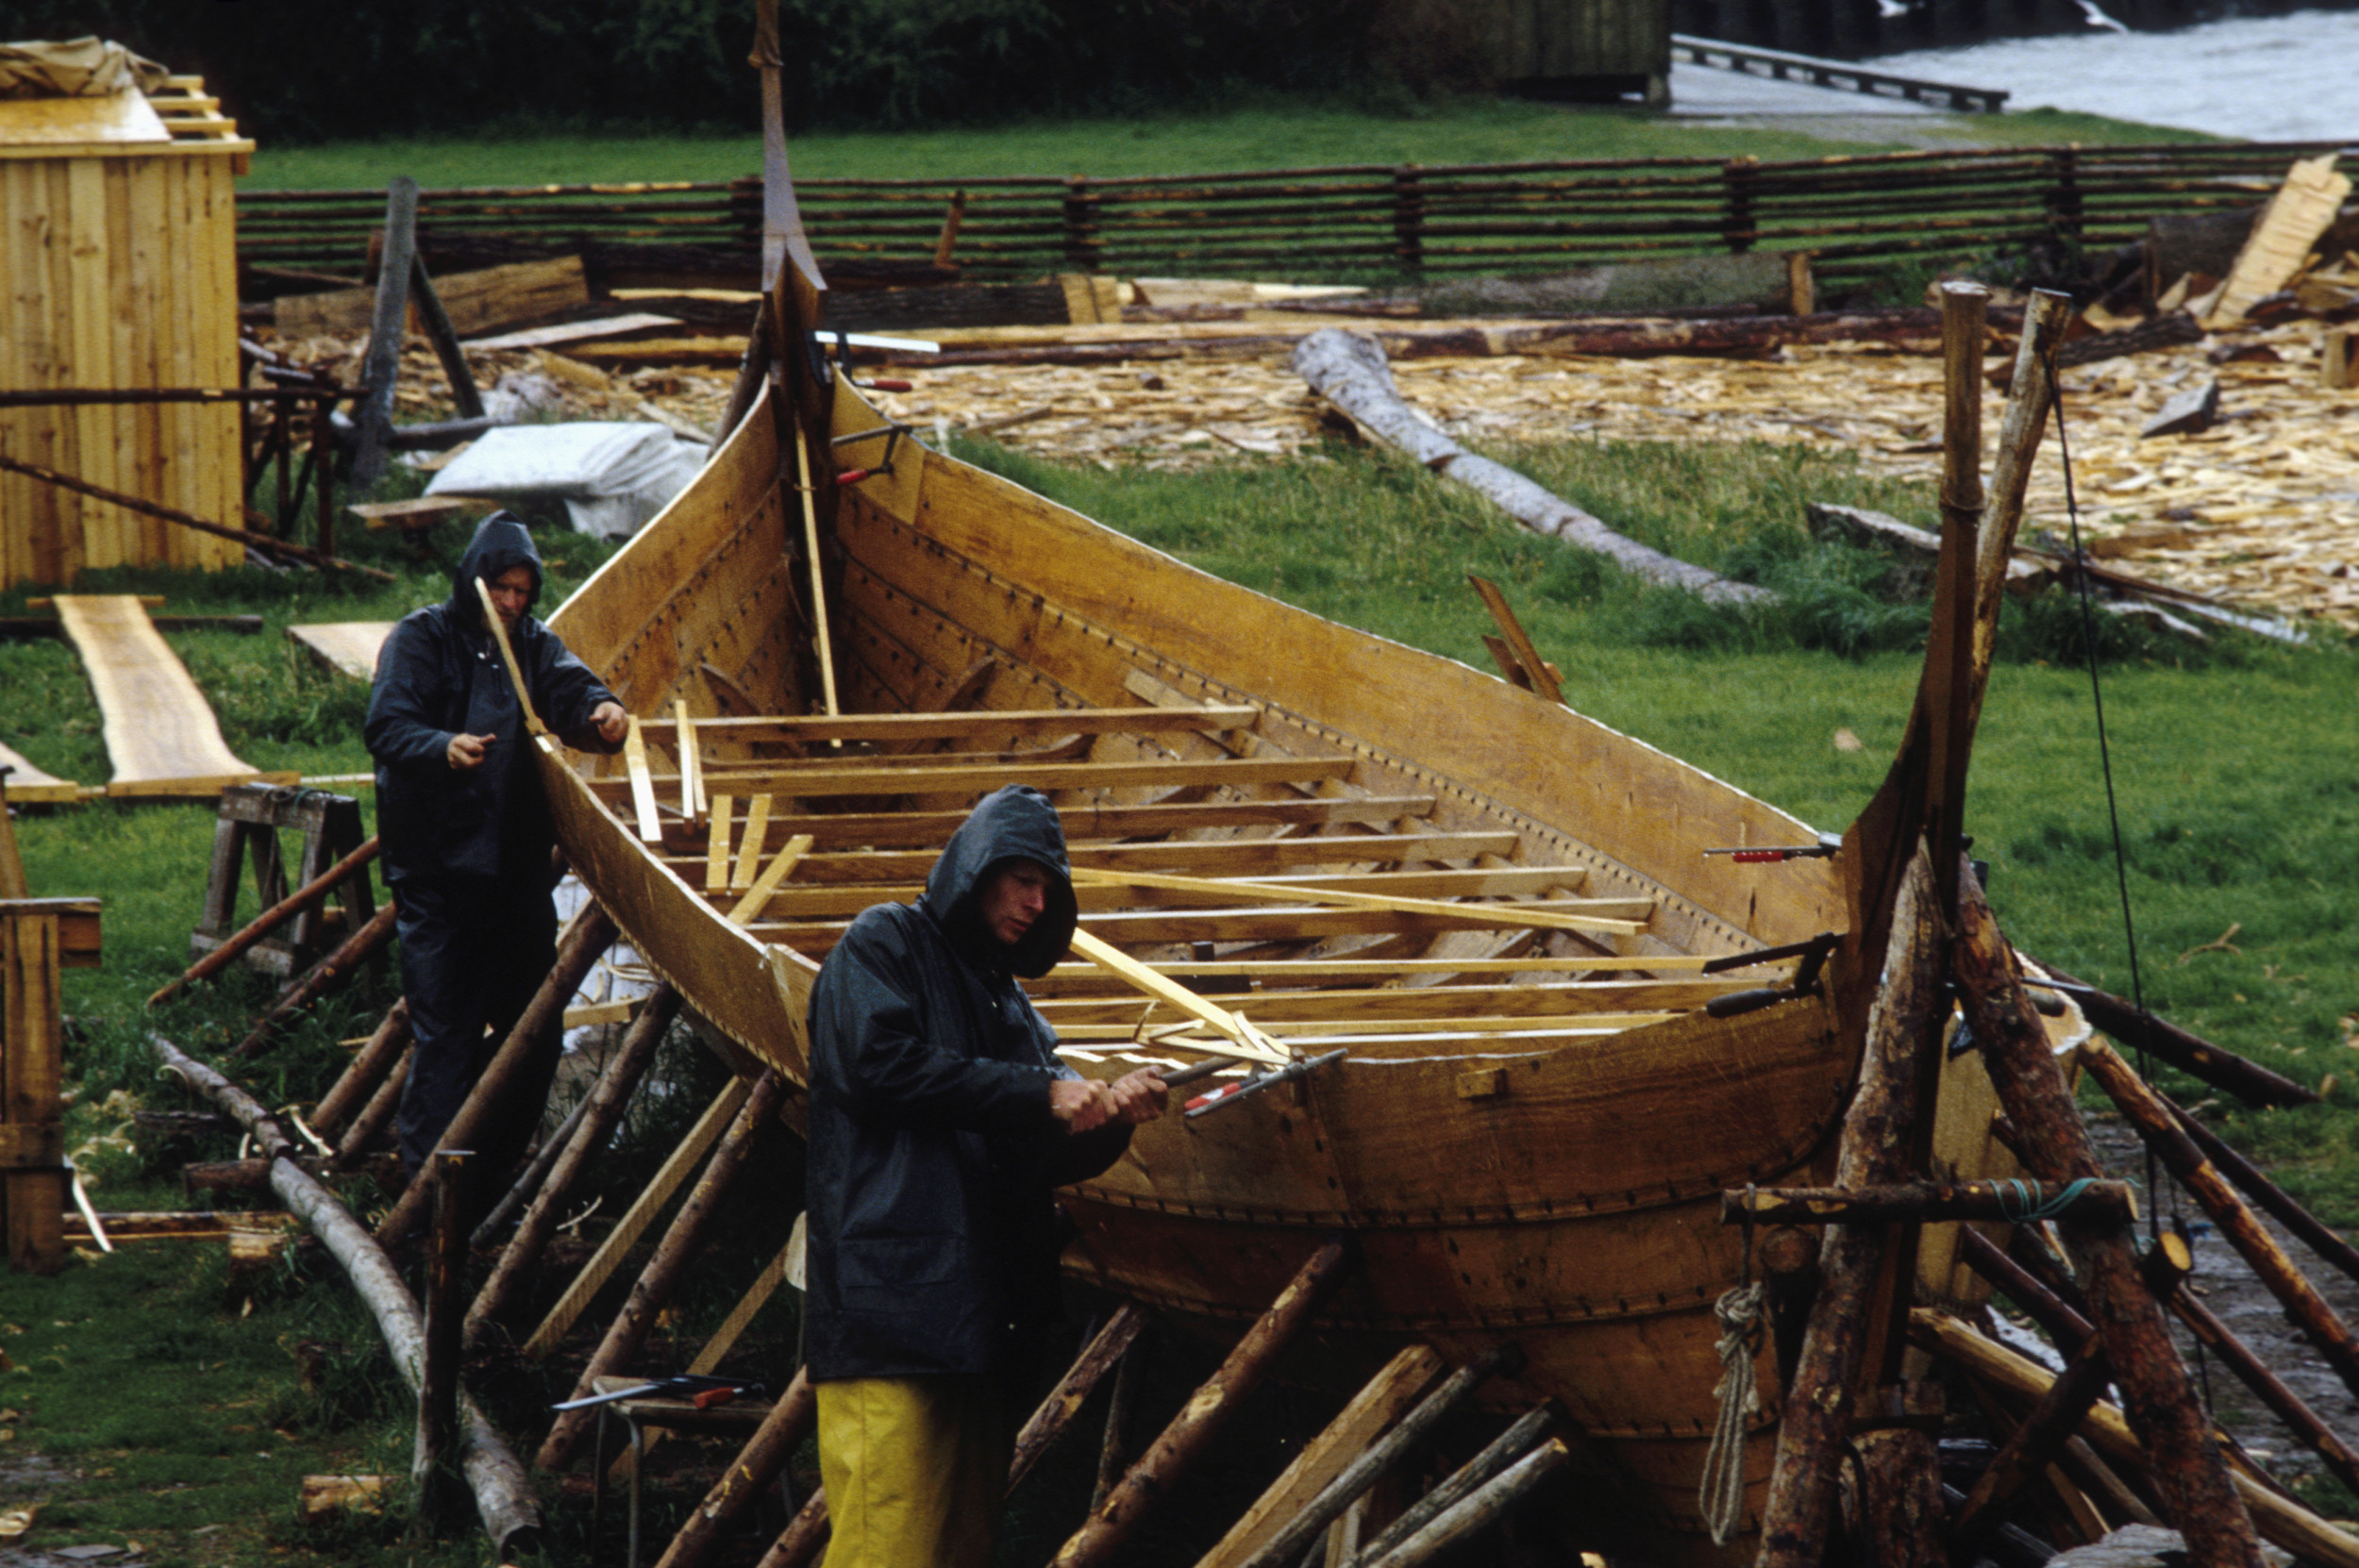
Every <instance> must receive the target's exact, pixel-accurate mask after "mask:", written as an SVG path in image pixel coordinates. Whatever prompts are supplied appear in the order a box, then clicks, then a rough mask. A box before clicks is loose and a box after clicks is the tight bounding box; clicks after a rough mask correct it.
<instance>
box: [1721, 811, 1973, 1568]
mask: <svg viewBox="0 0 2359 1568" xmlns="http://www.w3.org/2000/svg"><path fill="white" fill-rule="evenodd" d="M1926 862H1927V856H1926V852H1925V848H1924V845H1923V842H1922V841H1921V840H1920V841H1919V842H1918V846H1917V850H1916V854H1915V855H1913V856H1911V857H1910V859H1909V862H1908V867H1907V869H1906V871H1905V872H1904V873H1903V874H1902V876H1901V878H1900V889H1899V899H1898V900H1897V902H1896V903H1895V905H1894V907H1893V915H1892V933H1893V934H1892V950H1891V952H1890V954H1889V956H1888V957H1887V959H1886V961H1885V964H1884V977H1883V984H1882V993H1881V994H1879V995H1878V996H1877V998H1876V1004H1875V1009H1874V1010H1873V1012H1872V1013H1871V1014H1870V1016H1869V1019H1868V1026H1867V1051H1866V1055H1865V1058H1864V1059H1863V1061H1862V1063H1861V1067H1860V1086H1859V1090H1858V1093H1856V1094H1855V1095H1854V1096H1853V1098H1852V1101H1851V1109H1850V1110H1849V1112H1848V1113H1847V1114H1846V1116H1845V1118H1844V1123H1843V1137H1842V1142H1841V1143H1840V1145H1839V1151H1840V1152H1839V1153H1838V1154H1837V1156H1836V1166H1835V1173H1836V1179H1837V1180H1839V1181H1842V1182H1844V1183H1845V1184H1846V1185H1847V1186H1848V1185H1851V1184H1854V1183H1865V1182H1867V1181H1888V1180H1891V1179H1893V1178H1895V1177H1897V1176H1902V1175H1905V1174H1906V1170H1907V1165H1908V1161H1909V1151H1910V1146H1911V1144H1912V1143H1913V1141H1914V1133H1915V1128H1916V1118H1917V1100H1918V1083H1917V1076H1916V1075H1917V1068H1918V1065H1919V1061H1920V1058H1921V1056H1922V1052H1921V1051H1920V1050H1919V1045H1920V1043H1921V1040H1922V1037H1923V1036H1924V1034H1925V1033H1926V1032H1927V1029H1928V1027H1929V1026H1930V1024H1931V1021H1932V1017H1933V1014H1934V1009H1935V1008H1936V1006H1937V1005H1938V1006H1940V1007H1941V1008H1943V1009H1946V1008H1947V1002H1946V1000H1945V999H1944V998H1943V993H1942V990H1941V957H1942V939H1943V937H1944V935H1945V926H1944V923H1943V921H1942V919H1941V915H1940V911H1939V910H1938V909H1937V908H1936V907H1935V906H1934V904H1933V897H1934V893H1933V881H1932V869H1931V867H1930V866H1929V865H1928V864H1927V863H1926ZM1885 1250H1886V1237H1885V1234H1884V1231H1883V1229H1882V1227H1881V1226H1848V1225H1847V1226H1832V1227H1831V1228H1830V1229H1829V1230H1828V1231H1827V1235H1826V1240H1825V1241H1824V1242H1823V1243H1821V1245H1820V1250H1819V1269H1820V1273H1821V1275H1822V1276H1823V1283H1822V1284H1821V1285H1820V1287H1819V1291H1818V1297H1817V1299H1816V1300H1815V1302H1813V1303H1812V1305H1811V1311H1810V1324H1809V1326H1808V1328H1807V1329H1806V1330H1805V1331H1804V1333H1803V1338H1802V1354H1801V1359H1800V1361H1799V1364H1798V1365H1797V1366H1796V1368H1795V1372H1794V1386H1793V1389H1792V1390H1791V1391H1790V1393H1788V1395H1787V1397H1786V1399H1785V1401H1784V1406H1785V1415H1784V1419H1783V1420H1782V1422H1780V1423H1779V1426H1778V1446H1777V1458H1776V1460H1775V1462H1774V1465H1773V1467H1772V1469H1771V1471H1770V1475H1769V1495H1768V1500H1767V1501H1766V1502H1765V1504H1764V1506H1763V1508H1762V1515H1761V1555H1760V1559H1759V1562H1760V1568H1818V1565H1819V1563H1820V1562H1822V1561H1823V1560H1824V1558H1825V1551H1826V1541H1827V1530H1828V1525H1829V1522H1830V1521H1831V1520H1832V1517H1833V1513H1834V1501H1835V1485H1836V1480H1837V1476H1838V1472H1839V1470H1840V1468H1841V1465H1842V1461H1843V1450H1844V1445H1845V1443H1847V1441H1848V1440H1849V1435H1850V1415H1851V1408H1852V1399H1853V1392H1854V1389H1855V1387H1856V1385H1857V1383H1858V1380H1859V1377H1860V1372H1861V1368H1862V1367H1863V1366H1865V1365H1867V1364H1868V1358H1869V1357H1870V1356H1871V1355H1875V1354H1876V1352H1877V1351H1878V1349H1879V1348H1880V1347H1877V1346H1871V1345H1870V1344H1869V1343H1868V1341H1869V1339H1870V1338H1871V1318H1872V1317H1873V1313H1872V1311H1871V1309H1872V1307H1873V1305H1874V1297H1875V1292H1876V1287H1877V1281H1878V1279H1879V1277H1880V1276H1882V1275H1883V1274H1884V1272H1885V1262H1886V1260H1885ZM1900 1288H1901V1289H1903V1290H1905V1289H1906V1284H1905V1282H1903V1283H1902V1285H1901V1286H1900ZM1878 1359H1881V1357H1879V1358H1878Z"/></svg>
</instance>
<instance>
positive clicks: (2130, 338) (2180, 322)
mask: <svg viewBox="0 0 2359 1568" xmlns="http://www.w3.org/2000/svg"><path fill="white" fill-rule="evenodd" d="M2202 341H2203V327H2202V324H2200V322H2198V321H2197V320H2196V319H2195V318H2194V317H2193V316H2190V315H2188V314H2187V313H2186V312H2185V311H2184V310H2174V311H2172V312H2171V313H2170V314H2169V315H2167V316H2157V317H2155V318H2154V319H2153V320H2152V321H2148V322H2140V323H2139V324H2138V325H2135V326H2125V327H2123V328H2121V329H2120V330H2119V331H2117V332H2099V333H2095V334H2092V335H2091V336H2089V337H2086V338H2076V339H2075V340H2073V341H2072V342H2068V343H2066V344H2065V345H2064V346H2063V347H2062V348H2060V349H2058V350H2056V364H2057V366H2058V368H2060V369H2068V368H2070V367H2071V366H2073V365H2093V364H2096V363H2098V362H2099V361H2100V360H2104V359H2120V358H2121V357H2122V356H2123V355H2125V354H2147V353H2150V352H2152V351H2153V350H2155V349H2158V348H2182V347H2184V346H2185V345H2186V344H2188V343H2200V342H2202Z"/></svg>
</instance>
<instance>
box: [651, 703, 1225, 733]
mask: <svg viewBox="0 0 2359 1568" xmlns="http://www.w3.org/2000/svg"><path fill="white" fill-rule="evenodd" d="M1261 712H1262V710H1261V709H1258V708H1252V707H1248V706H1246V705H1244V704H1241V703H1239V704H1229V705H1225V706H1220V707H1197V706H1195V705H1188V706H1185V707H1181V708H1176V709H1175V708H1024V709H966V710H962V711H957V712H947V713H845V714H843V715H841V716H839V717H836V718H829V719H823V718H808V719H800V718H759V719H698V720H697V721H696V727H697V728H698V729H699V730H700V731H702V732H703V733H704V734H705V736H706V737H707V738H708V739H712V740H730V741H761V740H771V739H778V738H783V739H787V740H795V741H914V740H927V741H936V740H955V739H959V738H962V737H965V736H974V735H1101V734H1124V735H1154V734H1164V733H1169V732H1172V731H1188V730H1213V729H1243V728H1249V727H1250V726H1252V724H1253V721H1254V720H1255V719H1257V718H1259V717H1260V716H1261Z"/></svg>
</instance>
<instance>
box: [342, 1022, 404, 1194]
mask: <svg viewBox="0 0 2359 1568" xmlns="http://www.w3.org/2000/svg"><path fill="white" fill-rule="evenodd" d="M416 1055H417V1047H416V1046H415V1045H404V1046H403V1047H402V1048H401V1055H400V1057H399V1058H398V1059H396V1060H395V1061H394V1062H393V1070H392V1071H391V1072H389V1073H387V1074H386V1075H385V1076H384V1078H383V1080H382V1081H380V1082H379V1083H378V1084H377V1086H376V1093H374V1094H372V1095H370V1096H369V1103H368V1104H367V1105H365V1106H363V1107H361V1108H360V1115H358V1116H355V1117H354V1118H353V1119H352V1126H348V1127H346V1128H345V1129H344V1135H343V1139H342V1140H341V1141H340V1142H338V1143H337V1144H336V1152H335V1154H334V1155H333V1156H332V1157H330V1158H329V1159H328V1161H327V1165H326V1168H327V1169H328V1170H331V1171H349V1170H351V1169H353V1168H354V1167H356V1166H358V1165H359V1164H360V1162H361V1161H362V1160H364V1159H367V1158H368V1155H369V1151H370V1149H372V1148H373V1147H375V1146H376V1141H377V1138H378V1136H379V1135H380V1134H382V1133H383V1132H384V1130H385V1129H386V1128H387V1127H389V1126H392V1125H393V1117H394V1115H395V1114H396V1113H397V1112H398V1111H399V1110H400V1109H401V1097H402V1095H403V1094H405V1093H408V1092H409V1089H410V1061H411V1060H412V1059H414V1058H415V1057H416Z"/></svg>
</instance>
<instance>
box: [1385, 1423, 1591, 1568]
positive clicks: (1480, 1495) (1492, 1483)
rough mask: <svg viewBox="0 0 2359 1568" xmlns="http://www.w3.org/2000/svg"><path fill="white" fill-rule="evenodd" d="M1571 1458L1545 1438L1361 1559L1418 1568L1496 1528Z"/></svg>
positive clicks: (1555, 1440) (1559, 1445) (1393, 1567)
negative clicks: (1395, 1541)
mask: <svg viewBox="0 0 2359 1568" xmlns="http://www.w3.org/2000/svg"><path fill="white" fill-rule="evenodd" d="M1572 1458H1573V1451H1572V1449H1571V1448H1570V1447H1568V1446H1566V1444H1565V1442H1564V1439H1563V1438H1550V1439H1548V1441H1547V1442H1546V1443H1542V1444H1540V1446H1539V1447H1537V1448H1534V1449H1533V1450H1532V1451H1531V1453H1529V1454H1527V1455H1525V1456H1524V1457H1523V1458H1522V1459H1520V1460H1516V1461H1515V1462H1514V1464H1512V1465H1510V1466H1508V1467H1507V1468H1506V1469H1505V1470H1503V1471H1501V1472H1499V1474H1498V1475H1497V1476H1493V1477H1492V1478H1491V1479H1490V1480H1487V1481H1485V1482H1483V1483H1482V1485H1481V1486H1480V1487H1478V1488H1476V1489H1475V1491H1474V1492H1473V1493H1472V1494H1470V1495H1469V1496H1467V1497H1466V1498H1465V1500H1464V1501H1463V1502H1459V1503H1455V1504H1453V1505H1451V1506H1450V1507H1449V1508H1448V1509H1447V1510H1445V1511H1444V1512H1442V1513H1441V1514H1440V1515H1439V1516H1438V1517H1436V1518H1435V1519H1434V1520H1433V1522H1432V1523H1431V1524H1430V1525H1428V1526H1425V1527H1424V1528H1423V1529H1420V1530H1419V1531H1417V1533H1416V1534H1414V1535H1413V1536H1411V1537H1410V1538H1409V1539H1408V1540H1406V1541H1404V1542H1402V1543H1400V1544H1399V1545H1397V1546H1395V1547H1394V1548H1393V1549H1392V1550H1390V1551H1388V1552H1386V1553H1385V1554H1384V1555H1383V1556H1382V1557H1380V1558H1377V1559H1374V1560H1365V1559H1364V1561H1368V1564H1369V1568H1422V1565H1423V1564H1425V1563H1428V1562H1430V1561H1432V1560H1434V1559H1435V1558H1437V1557H1439V1556H1440V1555H1441V1554H1442V1553H1443V1552H1444V1551H1445V1550H1447V1548H1448V1547H1450V1546H1452V1545H1454V1544H1455V1543H1458V1542H1460V1541H1462V1540H1464V1538H1466V1537H1467V1536H1470V1535H1472V1534H1474V1533H1475V1532H1476V1531H1478V1530H1482V1529H1487V1528H1489V1527H1490V1526H1493V1525H1495V1524H1497V1523H1498V1521H1499V1520H1500V1519H1502V1518H1504V1517H1505V1516H1506V1514H1507V1510H1509V1509H1510V1508H1512V1507H1514V1504H1515V1503H1516V1501H1517V1500H1518V1499H1519V1498H1521V1497H1522V1496H1523V1495H1524V1494H1525V1493H1528V1492H1530V1491H1531V1489H1532V1488H1533V1487H1536V1486H1538V1485H1539V1484H1540V1483H1541V1482H1542V1481H1545V1480H1547V1479H1548V1477H1549V1476H1551V1475H1553V1474H1555V1473H1556V1472H1557V1471H1558V1470H1561V1469H1563V1468H1564V1466H1565V1465H1567V1464H1569V1463H1571V1462H1572Z"/></svg>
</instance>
